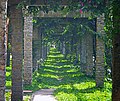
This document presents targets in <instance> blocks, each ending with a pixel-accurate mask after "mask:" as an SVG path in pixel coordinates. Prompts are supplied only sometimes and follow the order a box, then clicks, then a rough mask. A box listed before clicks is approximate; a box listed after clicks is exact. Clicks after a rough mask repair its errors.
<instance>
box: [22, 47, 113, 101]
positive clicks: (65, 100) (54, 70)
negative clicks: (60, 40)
mask: <svg viewBox="0 0 120 101" xmlns="http://www.w3.org/2000/svg"><path fill="white" fill-rule="evenodd" d="M44 88H53V89H55V92H54V96H55V97H56V99H57V100H58V101H111V90H112V85H111V83H109V82H105V86H104V88H97V87H96V85H95V80H94V78H91V77H88V76H86V75H85V74H83V73H81V72H80V68H78V67H77V66H74V65H73V63H72V62H71V61H69V60H66V59H64V56H63V55H62V54H61V53H60V52H58V51H57V50H56V49H55V48H51V50H50V53H49V55H48V58H47V60H46V61H45V62H44V64H43V65H42V66H41V67H40V68H39V70H38V71H35V72H34V73H33V82H32V85H31V86H24V89H28V90H32V91H33V92H35V91H37V90H40V89H44Z"/></svg>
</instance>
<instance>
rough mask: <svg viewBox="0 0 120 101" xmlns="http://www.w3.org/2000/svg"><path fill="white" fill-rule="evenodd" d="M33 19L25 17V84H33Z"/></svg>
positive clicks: (28, 16) (29, 16)
mask: <svg viewBox="0 0 120 101" xmlns="http://www.w3.org/2000/svg"><path fill="white" fill-rule="evenodd" d="M32 19H33V17H32V16H31V15H27V16H24V84H31V83H32V32H33V22H32Z"/></svg>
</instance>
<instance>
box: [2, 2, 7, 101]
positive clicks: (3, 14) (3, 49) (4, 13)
mask: <svg viewBox="0 0 120 101" xmlns="http://www.w3.org/2000/svg"><path fill="white" fill-rule="evenodd" d="M6 4H7V3H6V0H0V101H5V65H6V64H5V60H6V50H7V49H6V46H7V45H6V41H5V40H6V32H5V29H6V28H5V24H6V23H5V20H6V15H7V12H6V9H7V5H6Z"/></svg>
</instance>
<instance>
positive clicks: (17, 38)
mask: <svg viewBox="0 0 120 101" xmlns="http://www.w3.org/2000/svg"><path fill="white" fill-rule="evenodd" d="M9 9H10V23H11V28H12V98H11V101H22V100H23V88H22V87H23V85H22V66H23V65H22V63H23V39H22V38H23V29H22V28H23V27H22V26H23V23H22V21H23V19H22V10H21V9H16V6H10V8H9Z"/></svg>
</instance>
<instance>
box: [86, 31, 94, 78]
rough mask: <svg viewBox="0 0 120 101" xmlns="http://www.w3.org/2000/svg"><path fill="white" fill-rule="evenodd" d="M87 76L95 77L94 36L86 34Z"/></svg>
mask: <svg viewBox="0 0 120 101" xmlns="http://www.w3.org/2000/svg"><path fill="white" fill-rule="evenodd" d="M86 55H87V57H86V75H88V76H93V38H92V34H90V33H88V34H86Z"/></svg>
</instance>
